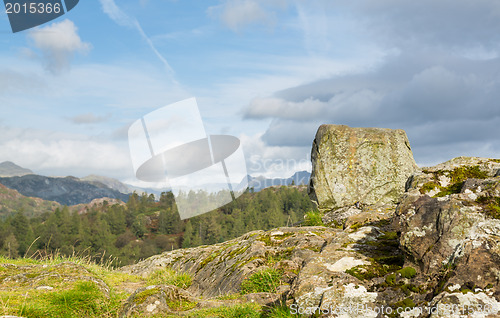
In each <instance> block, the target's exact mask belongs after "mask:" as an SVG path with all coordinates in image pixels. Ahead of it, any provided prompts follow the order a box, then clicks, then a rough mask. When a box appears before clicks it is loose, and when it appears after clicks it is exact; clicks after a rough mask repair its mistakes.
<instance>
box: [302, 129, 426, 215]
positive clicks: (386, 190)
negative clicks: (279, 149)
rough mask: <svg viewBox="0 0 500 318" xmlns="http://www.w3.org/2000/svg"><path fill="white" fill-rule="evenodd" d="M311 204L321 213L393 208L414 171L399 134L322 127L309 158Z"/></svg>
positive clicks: (407, 146)
mask: <svg viewBox="0 0 500 318" xmlns="http://www.w3.org/2000/svg"><path fill="white" fill-rule="evenodd" d="M311 159H312V165H313V168H312V175H311V181H310V189H309V192H310V196H311V199H312V200H313V201H315V202H317V204H318V207H319V209H320V210H322V211H328V210H332V209H337V208H341V207H345V206H350V205H353V204H354V203H356V202H358V201H359V202H361V203H364V204H368V205H372V204H384V203H391V202H397V201H398V200H399V198H400V196H401V195H402V194H403V193H404V191H405V183H406V181H407V180H408V177H409V176H411V175H412V174H413V173H414V172H415V171H417V170H418V167H417V165H416V164H415V161H414V159H413V154H412V151H411V148H410V143H409V141H408V138H407V137H406V133H405V132H404V131H403V130H400V129H398V130H392V129H383V128H350V127H348V126H344V125H322V126H321V127H319V129H318V132H317V133H316V138H315V139H314V142H313V147H312V152H311Z"/></svg>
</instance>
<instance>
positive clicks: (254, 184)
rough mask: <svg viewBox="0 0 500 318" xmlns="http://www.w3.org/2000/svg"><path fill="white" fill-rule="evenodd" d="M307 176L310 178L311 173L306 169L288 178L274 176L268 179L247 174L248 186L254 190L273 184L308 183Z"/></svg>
mask: <svg viewBox="0 0 500 318" xmlns="http://www.w3.org/2000/svg"><path fill="white" fill-rule="evenodd" d="M309 178H311V173H310V172H307V171H298V172H295V174H294V175H293V176H291V177H290V178H285V179H281V178H274V179H268V178H265V177H262V176H260V177H252V176H250V175H249V176H248V180H249V181H248V187H249V188H253V189H254V191H260V190H262V189H264V188H268V187H273V186H289V185H292V184H294V185H307V184H308V183H309Z"/></svg>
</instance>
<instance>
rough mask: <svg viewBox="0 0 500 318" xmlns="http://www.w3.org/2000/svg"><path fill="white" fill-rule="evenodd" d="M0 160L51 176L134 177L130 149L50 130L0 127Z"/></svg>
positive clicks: (116, 144) (83, 136) (87, 137)
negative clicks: (96, 175) (94, 175)
mask: <svg viewBox="0 0 500 318" xmlns="http://www.w3.org/2000/svg"><path fill="white" fill-rule="evenodd" d="M0 158H1V160H2V161H3V160H10V161H13V162H15V163H16V164H19V165H21V166H23V167H26V168H29V169H32V170H34V171H35V172H38V173H42V174H47V175H58V176H61V175H74V176H78V177H83V176H85V175H88V174H92V173H93V174H101V175H105V176H111V177H118V178H122V177H123V176H130V175H132V174H133V171H132V164H131V162H130V155H129V153H128V149H127V146H126V145H124V144H120V143H111V142H107V141H105V140H99V139H96V138H94V137H90V136H85V135H77V134H68V133H62V132H54V131H46V130H35V129H16V128H11V127H6V126H3V127H0Z"/></svg>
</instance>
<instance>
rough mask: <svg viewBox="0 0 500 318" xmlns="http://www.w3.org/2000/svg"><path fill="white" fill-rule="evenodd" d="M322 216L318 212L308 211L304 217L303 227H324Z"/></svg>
mask: <svg viewBox="0 0 500 318" xmlns="http://www.w3.org/2000/svg"><path fill="white" fill-rule="evenodd" d="M321 218H322V214H321V213H320V212H318V211H309V212H307V213H306V215H305V217H304V225H305V226H324V224H323V220H322V219H321Z"/></svg>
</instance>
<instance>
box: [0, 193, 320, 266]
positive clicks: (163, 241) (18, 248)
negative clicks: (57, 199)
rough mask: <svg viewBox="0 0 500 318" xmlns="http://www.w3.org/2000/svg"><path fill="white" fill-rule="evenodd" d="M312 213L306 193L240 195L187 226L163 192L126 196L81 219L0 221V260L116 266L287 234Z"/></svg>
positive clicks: (64, 213) (64, 215)
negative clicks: (258, 235) (256, 234)
mask: <svg viewBox="0 0 500 318" xmlns="http://www.w3.org/2000/svg"><path fill="white" fill-rule="evenodd" d="M189 195H194V196H196V195H198V196H199V195H200V194H199V193H197V194H188V196H189ZM312 210H314V206H313V204H312V202H311V201H310V199H309V197H308V196H307V189H306V187H305V186H281V187H270V188H267V189H264V190H262V191H259V192H253V191H252V190H247V191H246V192H245V193H244V194H243V195H241V196H240V197H239V198H237V199H236V200H234V201H233V202H231V203H229V204H227V205H225V206H223V207H221V208H218V209H217V210H214V211H211V212H209V213H205V214H202V215H199V216H196V217H193V218H190V219H187V220H180V218H179V214H178V212H177V207H176V204H175V200H174V196H173V194H172V193H170V192H166V193H162V194H161V196H160V198H159V199H158V200H156V199H155V197H154V196H153V195H148V194H146V193H143V194H141V195H139V194H137V193H133V194H131V195H130V197H129V200H128V202H127V203H122V204H109V203H108V202H106V201H105V202H104V203H103V204H100V205H97V206H93V207H91V208H87V209H86V210H85V211H83V212H82V211H80V212H78V211H76V210H74V209H72V208H71V207H67V206H64V207H62V208H57V209H55V211H53V212H45V213H42V214H40V215H37V216H34V217H31V218H29V217H27V215H31V214H30V213H29V211H23V210H22V209H21V210H18V211H17V212H16V213H15V214H13V215H11V216H9V217H7V218H5V219H4V220H1V221H0V255H4V256H8V257H11V258H16V257H33V258H43V257H47V255H54V254H59V255H64V256H80V257H90V258H92V259H94V260H96V261H101V262H102V261H106V262H108V263H110V264H112V265H113V266H123V265H128V264H132V263H135V262H137V261H138V260H141V259H144V258H147V257H150V256H152V255H155V254H159V253H162V252H164V251H170V250H173V249H177V248H187V247H194V246H199V245H205V244H214V243H219V242H224V241H226V240H229V239H232V238H236V237H238V236H240V235H242V234H244V233H247V232H249V231H253V230H268V229H271V228H275V227H280V226H291V225H292V224H295V223H297V222H300V221H301V220H303V218H304V215H305V214H306V212H308V211H312Z"/></svg>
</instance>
